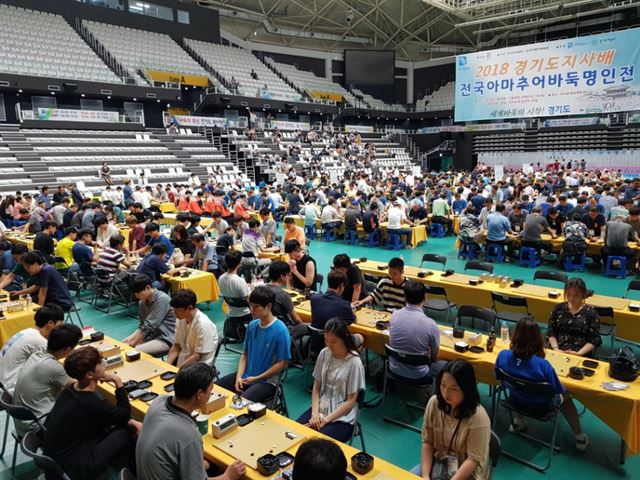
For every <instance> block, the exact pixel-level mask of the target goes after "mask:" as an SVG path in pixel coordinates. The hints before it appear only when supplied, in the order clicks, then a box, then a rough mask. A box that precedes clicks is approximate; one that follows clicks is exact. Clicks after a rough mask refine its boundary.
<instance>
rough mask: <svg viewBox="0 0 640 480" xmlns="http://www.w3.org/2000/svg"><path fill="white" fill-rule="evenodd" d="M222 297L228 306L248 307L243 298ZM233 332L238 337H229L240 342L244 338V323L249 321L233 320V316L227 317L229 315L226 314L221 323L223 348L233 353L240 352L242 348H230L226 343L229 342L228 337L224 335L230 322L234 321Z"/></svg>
mask: <svg viewBox="0 0 640 480" xmlns="http://www.w3.org/2000/svg"><path fill="white" fill-rule="evenodd" d="M222 298H223V299H224V301H225V302H226V304H227V305H229V306H230V307H234V308H248V307H249V304H248V303H247V301H246V300H245V299H244V298H232V297H222ZM234 322H235V325H234V332H235V333H236V334H238V338H235V337H230V338H233V340H235V341H236V342H239V343H240V342H242V341H243V340H244V333H245V330H246V323H249V322H246V323H245V322H238V321H234V320H233V317H229V315H227V316H226V318H225V319H224V323H223V324H222V335H223V336H222V343H223V345H224V349H225V350H230V351H232V352H235V353H240V354H242V350H239V349H237V348H231V347H229V346H227V345H228V343H229V337H227V336H226V333H227V331H228V330H229V329H230V328H231V327H230V325H231V323H234Z"/></svg>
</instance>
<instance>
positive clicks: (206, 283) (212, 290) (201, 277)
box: [163, 268, 220, 303]
mask: <svg viewBox="0 0 640 480" xmlns="http://www.w3.org/2000/svg"><path fill="white" fill-rule="evenodd" d="M187 271H189V272H191V275H189V276H188V277H182V276H176V277H171V276H169V275H164V276H163V277H164V279H165V280H166V281H167V282H168V283H169V286H170V288H171V291H172V292H175V291H176V290H179V289H181V288H188V289H191V290H193V291H194V292H195V294H196V298H197V301H198V303H202V302H215V301H216V300H218V296H219V295H220V290H219V289H218V281H217V280H216V277H215V275H214V274H213V273H209V272H203V271H201V270H194V269H191V268H190V269H187Z"/></svg>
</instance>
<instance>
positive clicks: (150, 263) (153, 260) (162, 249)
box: [136, 242, 185, 292]
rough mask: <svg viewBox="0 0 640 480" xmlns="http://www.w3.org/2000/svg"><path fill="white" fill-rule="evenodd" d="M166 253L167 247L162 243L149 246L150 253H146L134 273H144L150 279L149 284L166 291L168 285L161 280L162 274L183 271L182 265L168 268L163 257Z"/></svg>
mask: <svg viewBox="0 0 640 480" xmlns="http://www.w3.org/2000/svg"><path fill="white" fill-rule="evenodd" d="M166 255H167V247H166V246H165V244H164V243H160V242H158V243H157V244H156V245H154V246H153V247H151V253H148V254H147V255H146V256H145V257H144V258H143V259H142V261H141V262H140V265H138V268H136V273H144V274H145V275H148V276H149V278H150V279H151V286H152V287H153V288H157V289H158V290H162V291H165V292H166V291H167V290H169V286H168V285H167V284H166V283H165V282H163V281H162V275H163V274H164V273H166V274H167V275H174V274H176V273H178V272H181V271H184V270H185V269H184V268H182V267H179V268H173V269H169V266H168V265H167V262H166V261H165V259H164V257H165V256H166Z"/></svg>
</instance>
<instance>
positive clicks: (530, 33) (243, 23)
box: [181, 0, 640, 62]
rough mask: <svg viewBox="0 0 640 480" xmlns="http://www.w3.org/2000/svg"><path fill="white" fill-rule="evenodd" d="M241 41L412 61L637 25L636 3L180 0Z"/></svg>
mask: <svg viewBox="0 0 640 480" xmlns="http://www.w3.org/2000/svg"><path fill="white" fill-rule="evenodd" d="M181 1H183V2H185V3H191V4H198V5H201V6H204V7H211V8H214V9H216V10H218V11H219V12H220V27H221V28H222V30H225V31H227V32H229V33H231V34H233V35H235V36H237V37H239V38H241V39H243V40H248V41H251V42H254V43H266V44H271V45H280V46H287V47H296V48H303V49H311V50H320V51H325V52H336V53H342V51H343V50H344V49H345V48H367V49H383V50H384V49H389V50H395V51H396V59H397V60H407V61H414V62H415V61H420V60H428V59H432V58H438V57H443V56H451V55H455V54H458V53H464V52H469V51H476V50H484V49H491V48H500V47H504V46H509V45H517V44H523V43H532V42H535V41H544V40H545V39H549V40H550V39H556V38H561V36H562V37H573V36H579V35H582V34H590V33H596V32H601V31H609V30H611V29H617V28H621V27H628V26H633V25H635V24H636V22H637V18H638V15H637V12H638V7H640V0H181Z"/></svg>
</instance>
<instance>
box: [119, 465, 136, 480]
mask: <svg viewBox="0 0 640 480" xmlns="http://www.w3.org/2000/svg"><path fill="white" fill-rule="evenodd" d="M118 475H119V476H118V480H136V476H135V475H134V474H133V473H131V472H130V471H129V469H128V468H127V467H125V468H123V469H122V470H120V472H119V474H118Z"/></svg>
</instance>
